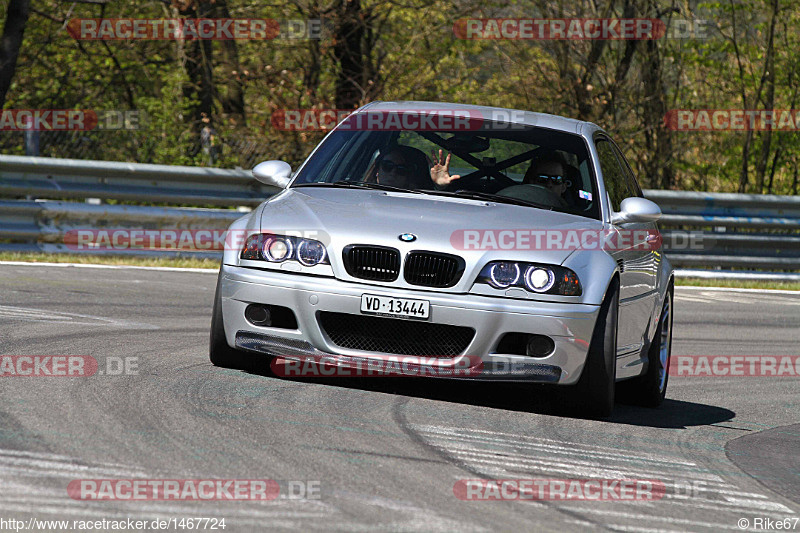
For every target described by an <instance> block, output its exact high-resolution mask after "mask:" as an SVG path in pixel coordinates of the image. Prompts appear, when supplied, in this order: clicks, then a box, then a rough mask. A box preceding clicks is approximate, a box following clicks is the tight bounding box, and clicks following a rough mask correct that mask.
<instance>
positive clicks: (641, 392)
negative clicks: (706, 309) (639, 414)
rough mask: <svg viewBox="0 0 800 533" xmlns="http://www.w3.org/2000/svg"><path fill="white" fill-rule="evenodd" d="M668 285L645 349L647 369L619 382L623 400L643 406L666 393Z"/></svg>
mask: <svg viewBox="0 0 800 533" xmlns="http://www.w3.org/2000/svg"><path fill="white" fill-rule="evenodd" d="M672 293H673V290H672V286H670V287H669V289H667V294H666V296H665V297H664V306H663V307H662V308H661V318H660V319H659V321H658V330H657V331H656V334H655V337H654V338H653V342H652V343H651V344H650V349H649V350H648V351H647V372H645V373H644V374H642V375H641V376H639V377H636V378H633V379H631V380H629V381H625V382H623V383H621V384H620V385H621V387H622V388H623V390H624V391H625V397H626V399H629V400H630V401H631V402H632V403H637V404H639V405H644V406H646V407H658V406H659V405H661V402H663V401H664V397H665V396H666V394H667V382H668V381H669V362H670V357H671V354H672V301H673V295H672Z"/></svg>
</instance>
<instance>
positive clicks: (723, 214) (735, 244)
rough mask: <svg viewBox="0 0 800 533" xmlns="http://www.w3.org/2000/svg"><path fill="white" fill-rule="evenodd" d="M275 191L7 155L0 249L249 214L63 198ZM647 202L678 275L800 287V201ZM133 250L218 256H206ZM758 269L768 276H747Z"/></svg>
mask: <svg viewBox="0 0 800 533" xmlns="http://www.w3.org/2000/svg"><path fill="white" fill-rule="evenodd" d="M275 192H277V189H275V188H271V187H268V186H266V185H263V184H261V183H259V182H257V181H256V180H254V179H253V178H252V174H251V173H250V171H248V170H223V169H215V168H203V167H182V166H167V165H147V164H138V163H117V162H108V161H83V160H74V159H53V158H43V157H21V156H5V155H0V197H4V198H14V199H8V200H0V250H42V251H47V252H69V251H72V250H71V249H70V247H69V246H68V245H66V244H64V237H65V235H67V234H68V233H69V232H70V231H72V230H76V229H85V228H115V229H116V228H127V229H161V228H177V229H190V230H191V229H219V230H222V229H225V228H227V226H228V225H229V224H230V223H231V222H232V221H233V220H235V219H236V218H238V217H239V216H241V215H242V213H241V211H236V210H232V209H208V208H206V209H203V208H186V207H153V206H152V205H148V206H138V205H107V204H99V205H94V204H89V203H81V202H74V201H72V202H70V201H61V200H64V199H87V198H99V199H106V200H109V199H110V200H122V201H129V202H131V201H133V202H142V203H148V204H152V203H165V204H183V205H186V204H189V205H217V206H220V205H224V206H228V207H230V206H240V209H246V207H248V206H249V207H252V206H255V205H258V204H259V203H260V202H261V201H263V199H264V198H266V197H268V196H270V195H272V194H274V193H275ZM645 196H646V197H647V198H649V199H651V200H653V201H655V202H656V203H657V204H659V206H660V207H661V210H662V211H663V213H664V214H663V217H662V219H661V222H660V223H659V226H660V228H661V230H662V233H663V236H664V249H665V252H666V253H667V254H668V255H669V258H670V260H671V261H672V262H673V264H674V265H675V266H676V267H678V268H681V269H687V268H691V269H695V270H691V271H688V270H684V271H682V272H680V273H681V274H683V275H688V274H689V273H690V272H694V273H696V275H698V276H700V275H702V276H705V277H707V276H714V277H730V276H737V277H740V278H748V277H750V278H753V279H756V278H760V279H765V278H766V279H782V280H786V279H797V280H800V197H791V196H766V195H743V194H728V193H700V192H681V191H659V190H647V191H645ZM20 197H24V198H25V199H19V198H20ZM40 198H48V199H50V200H39V199H40ZM53 199H55V200H58V201H54V200H53ZM96 253H117V254H118V253H122V252H121V251H119V250H114V251H105V252H104V251H102V250H97V251H96ZM124 253H132V254H146V255H160V254H167V255H175V254H176V253H182V254H185V255H191V256H192V257H197V256H213V257H219V253H214V252H204V251H188V252H187V251H181V252H175V251H153V250H138V251H137V250H126V251H125V252H124ZM698 269H702V270H698ZM754 269H759V270H760V271H759V272H752V273H749V272H748V271H753V270H754Z"/></svg>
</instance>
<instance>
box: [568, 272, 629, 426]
mask: <svg viewBox="0 0 800 533" xmlns="http://www.w3.org/2000/svg"><path fill="white" fill-rule="evenodd" d="M618 317H619V281H618V280H617V279H616V278H615V279H614V280H612V282H611V284H610V285H609V286H608V290H607V291H606V297H605V299H604V300H603V304H602V305H601V306H600V313H599V314H598V315H597V322H596V323H595V326H594V332H593V333H592V343H591V345H590V346H589V353H588V354H587V355H586V363H585V364H584V366H583V372H582V373H581V377H580V380H578V385H577V386H576V389H577V390H576V391H575V392H576V393H577V400H578V408H579V409H580V411H581V412H582V413H584V414H586V415H589V416H592V417H599V418H605V417H608V416H610V415H611V412H612V411H613V410H614V389H615V386H616V378H617V319H618Z"/></svg>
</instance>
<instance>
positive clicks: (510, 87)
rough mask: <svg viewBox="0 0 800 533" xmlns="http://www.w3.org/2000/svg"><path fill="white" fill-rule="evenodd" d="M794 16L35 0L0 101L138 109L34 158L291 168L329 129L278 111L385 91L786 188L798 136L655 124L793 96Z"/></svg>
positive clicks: (11, 1) (444, 5)
mask: <svg viewBox="0 0 800 533" xmlns="http://www.w3.org/2000/svg"><path fill="white" fill-rule="evenodd" d="M17 5H19V0H0V11H1V12H2V14H3V16H7V17H12V16H17V14H18V10H17V11H15V10H14V8H15V6H17ZM470 17H483V18H489V17H504V18H510V17H527V18H531V17H533V18H620V17H625V18H651V19H655V18H658V19H661V20H663V21H664V22H665V23H666V24H667V25H668V26H669V27H674V26H672V25H674V24H675V23H676V21H687V20H688V21H693V22H694V23H698V21H703V22H701V23H699V26H697V27H696V28H695V29H698V28H699V31H702V32H705V35H698V34H696V33H695V34H693V35H689V36H686V38H670V37H669V36H666V37H664V38H661V39H656V40H640V41H634V40H627V41H626V40H606V41H601V40H466V39H460V38H458V37H457V36H456V33H455V32H454V24H455V23H456V21H457V20H459V19H464V18H470ZM75 18H151V19H160V18H261V19H278V20H309V19H322V20H323V21H324V23H323V31H322V35H321V38H319V39H307V38H290V39H285V38H280V39H272V40H227V41H225V40H219V41H200V40H114V41H102V40H98V41H91V40H76V39H74V38H73V37H71V36H70V34H69V32H68V31H67V30H68V23H69V21H70V20H71V19H75ZM5 22H6V21H5V20H4V21H3V23H4V26H6V31H11V33H12V34H13V33H14V31H17V30H19V31H21V29H20V28H18V27H17V26H15V24H17V23H15V22H14V21H13V20H11V18H9V20H8V22H9V24H5ZM798 22H800V5H799V4H797V3H796V2H794V1H793V0H720V1H716V2H697V1H690V0H672V1H666V0H638V1H637V0H601V1H597V0H571V1H564V0H558V1H556V2H551V1H545V0H528V1H525V2H520V1H517V0H512V1H505V0H504V1H499V0H484V1H481V2H478V1H476V0H458V1H456V2H449V1H443V0H380V1H378V0H284V1H281V2H278V3H265V2H261V1H256V0H160V1H159V0H137V1H136V2H117V1H114V2H107V1H105V0H82V1H78V2H72V1H71V2H65V1H61V0H39V1H38V2H36V3H35V4H34V5H33V6H32V7H31V9H30V17H29V19H28V21H27V25H26V26H25V27H24V39H23V41H22V45H21V48H20V49H19V57H18V60H17V65H16V73H15V75H14V77H13V81H12V82H11V84H10V86H9V88H8V92H7V94H6V99H5V103H4V107H5V108H13V109H96V110H103V109H106V110H108V109H114V110H133V109H135V110H141V111H143V112H145V113H146V115H147V117H148V120H146V121H145V122H144V123H143V124H141V125H140V129H138V130H135V131H97V132H84V133H76V134H73V135H66V134H62V135H58V134H56V133H50V132H45V133H43V134H42V143H41V146H42V152H43V155H53V156H77V157H86V158H96V159H119V160H129V161H140V162H155V163H166V164H193V165H209V164H213V165H216V166H225V167H230V166H244V167H248V166H251V165H252V164H253V163H254V162H257V161H258V160H260V159H285V160H287V161H289V162H290V163H291V164H292V165H296V164H298V163H299V162H300V161H302V159H303V158H304V157H305V156H306V155H307V154H308V153H309V151H310V150H311V149H312V148H313V147H314V145H315V144H316V143H317V142H318V141H319V140H320V139H321V138H322V136H323V135H324V132H315V131H311V132H308V131H307V132H288V131H280V130H277V129H276V128H274V126H273V124H272V122H271V120H270V117H271V115H272V113H274V112H275V111H276V110H282V109H305V108H320V109H321V108H336V109H350V108H355V107H357V106H359V105H362V104H364V103H367V102H369V101H373V100H395V99H403V100H427V101H448V102H457V103H471V104H484V105H496V106H502V107H510V108H515V109H525V110H532V111H539V112H545V113H555V114H560V115H566V116H570V117H575V118H580V119H583V120H589V121H593V122H595V123H597V124H599V125H601V126H602V127H604V128H605V129H607V130H608V131H609V132H611V133H612V135H613V136H614V137H615V138H616V139H617V140H618V142H619V144H620V145H621V146H623V148H624V149H625V151H626V154H627V155H628V157H629V158H630V160H631V161H632V163H633V165H634V166H635V169H636V170H637V174H638V176H639V178H640V181H642V183H643V184H644V185H645V186H647V187H657V188H675V189H691V190H711V191H740V192H754V193H762V192H763V193H767V192H771V193H778V194H796V193H797V189H798V165H800V155H799V154H798V148H800V141H798V134H797V133H795V132H787V131H743V132H734V131H708V132H697V131H695V132H683V131H673V130H670V129H668V128H667V127H666V125H665V121H664V117H665V114H666V113H667V112H668V111H669V110H671V109H794V108H795V107H798V106H799V105H800V103H799V102H798V91H800V71H799V69H800V47H798V44H799V43H798V40H800V37H798V35H797V32H795V31H794V28H795V27H796V25H797V23H798ZM9 26H11V27H10V28H9ZM12 44H13V43H12ZM0 57H2V56H0ZM0 88H2V87H0ZM0 135H2V137H0V148H2V150H3V151H4V152H6V153H22V152H23V144H22V141H21V139H22V134H21V133H13V132H4V133H2V134H0Z"/></svg>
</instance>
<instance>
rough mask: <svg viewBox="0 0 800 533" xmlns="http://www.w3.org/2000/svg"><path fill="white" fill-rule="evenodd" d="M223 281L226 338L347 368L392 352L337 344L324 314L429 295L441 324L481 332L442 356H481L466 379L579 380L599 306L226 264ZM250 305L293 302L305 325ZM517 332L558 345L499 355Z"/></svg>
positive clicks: (265, 351)
mask: <svg viewBox="0 0 800 533" xmlns="http://www.w3.org/2000/svg"><path fill="white" fill-rule="evenodd" d="M219 284H220V287H219V294H220V298H221V305H222V316H223V323H224V327H225V336H226V339H227V341H228V344H229V345H230V346H233V347H236V348H239V349H241V350H246V351H248V352H252V353H254V354H259V353H260V354H266V355H274V356H281V357H284V358H287V359H292V358H302V357H308V356H312V357H325V358H326V359H327V360H328V361H335V364H337V365H342V366H350V365H352V364H353V363H354V362H358V361H364V360H370V359H375V358H385V357H386V355H387V354H382V353H381V354H379V353H373V352H366V351H361V350H353V349H348V348H342V347H340V346H337V345H335V344H334V343H333V342H332V341H331V339H330V338H329V337H328V335H326V334H325V332H324V330H323V329H322V328H321V327H320V324H319V321H318V312H320V311H331V312H336V313H348V314H353V315H360V313H361V295H362V294H365V293H367V294H382V295H386V296H395V297H400V298H403V297H405V298H417V299H424V300H428V301H430V306H431V318H432V321H434V322H435V323H440V324H451V325H461V326H469V327H471V328H474V329H475V336H474V337H473V339H472V341H471V342H470V344H469V345H468V346H467V349H466V350H465V351H464V352H463V353H462V354H460V355H459V356H456V357H453V358H451V359H446V360H444V359H440V361H441V363H442V364H445V365H447V364H452V365H454V366H455V365H458V364H459V363H460V362H462V363H463V360H464V359H465V358H468V359H470V360H478V359H479V360H480V361H481V366H482V370H481V372H480V373H478V374H470V376H469V377H468V378H461V379H478V380H490V381H498V380H499V381H523V382H541V383H558V384H563V385H569V384H574V383H575V382H577V380H578V377H579V376H580V373H581V370H582V369H583V364H584V362H585V360H586V354H587V352H588V348H589V342H590V340H591V337H592V331H593V329H594V324H595V320H596V319H597V314H598V312H599V307H598V306H593V305H586V304H565V303H552V302H537V301H531V300H515V299H512V298H497V297H490V296H480V295H475V294H453V293H440V292H435V291H422V290H415V291H412V290H408V289H396V288H392V287H381V286H377V285H368V284H361V283H351V282H345V281H340V280H337V279H334V278H329V277H318V276H304V275H298V274H294V273H289V272H280V271H265V270H256V269H251V268H243V267H236V266H231V265H223V266H222V273H221V275H220V278H219ZM251 303H260V304H272V305H281V306H285V307H288V308H290V309H291V310H292V311H293V312H294V314H295V316H296V318H297V324H298V328H297V329H296V330H292V329H282V328H273V327H259V326H254V325H253V324H251V323H250V322H248V321H247V320H246V319H245V317H244V310H245V308H246V307H247V305H249V304H251ZM512 332H518V333H536V334H540V335H547V336H549V337H550V338H551V339H553V341H554V343H555V350H554V351H553V352H552V353H551V354H550V355H548V356H546V357H535V358H534V357H527V356H522V355H513V354H502V353H497V351H496V350H497V346H498V344H499V342H500V339H501V338H502V337H503V335H504V334H506V333H512Z"/></svg>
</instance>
